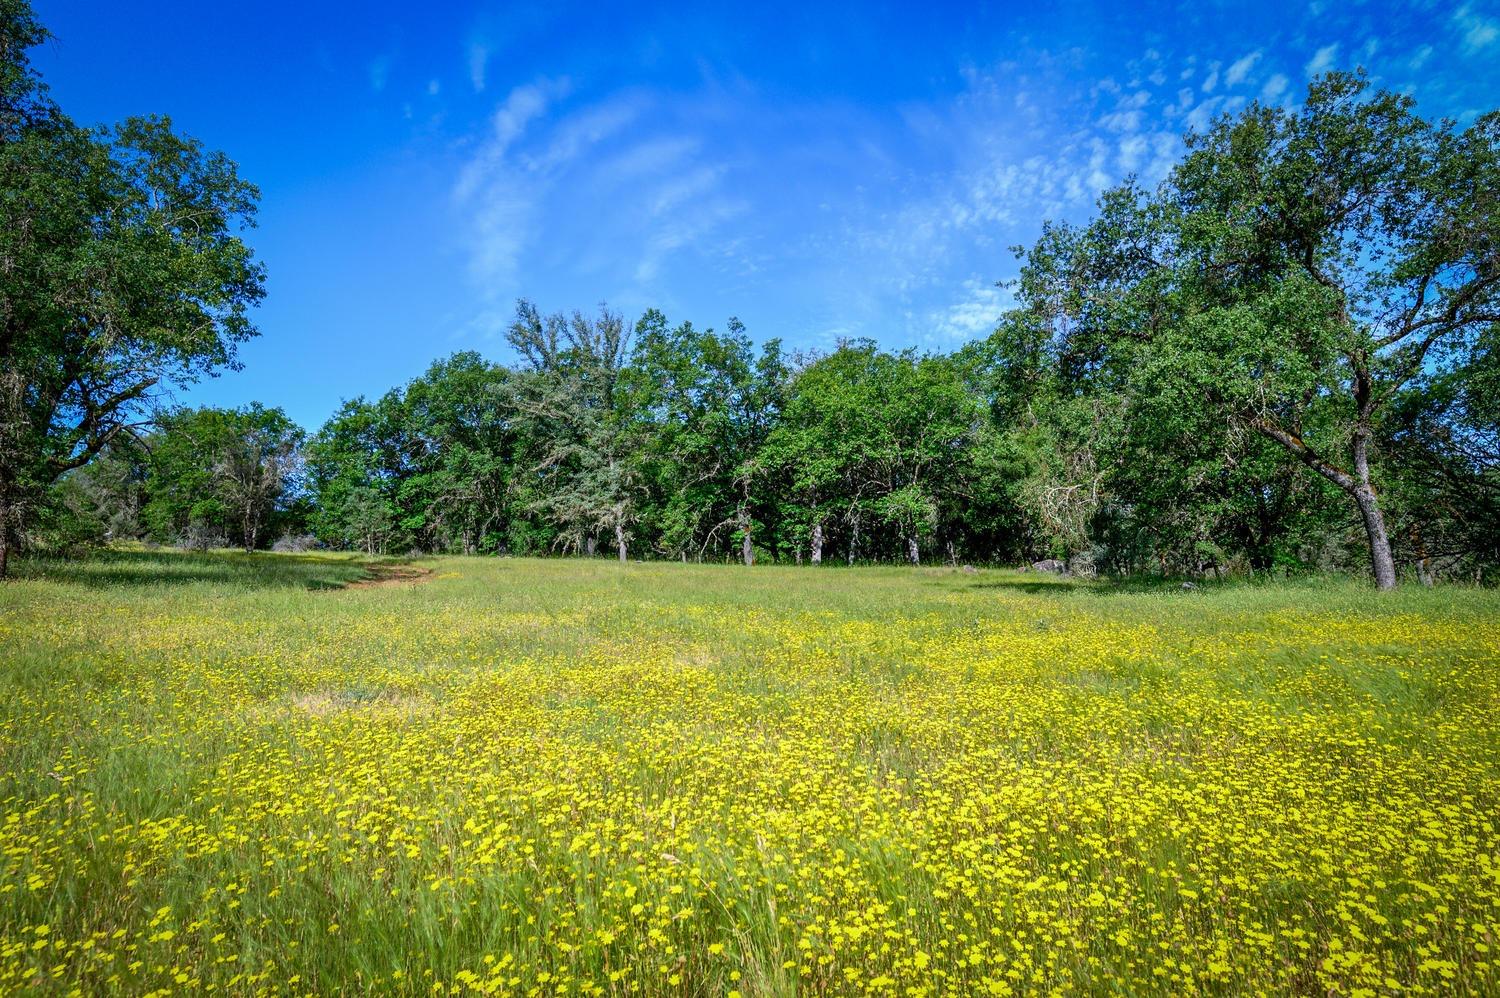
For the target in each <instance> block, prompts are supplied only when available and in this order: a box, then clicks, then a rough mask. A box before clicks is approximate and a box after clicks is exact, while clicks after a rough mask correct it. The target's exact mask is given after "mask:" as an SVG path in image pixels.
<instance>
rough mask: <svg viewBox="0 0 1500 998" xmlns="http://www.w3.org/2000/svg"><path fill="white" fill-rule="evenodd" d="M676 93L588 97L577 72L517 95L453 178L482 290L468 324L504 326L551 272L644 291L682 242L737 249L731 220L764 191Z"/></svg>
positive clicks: (615, 290)
mask: <svg viewBox="0 0 1500 998" xmlns="http://www.w3.org/2000/svg"><path fill="white" fill-rule="evenodd" d="M673 101H674V98H671V97H667V96H664V95H655V94H651V93H648V92H644V91H631V92H625V93H619V94H614V95H611V96H607V97H605V98H603V99H601V100H596V101H594V102H593V103H589V104H584V105H582V106H576V105H577V99H576V95H575V94H574V92H573V87H572V85H571V84H570V82H569V81H567V80H565V79H564V80H551V79H541V80H536V81H533V82H532V83H529V84H526V85H524V86H520V87H517V88H515V89H514V90H512V91H511V92H510V94H509V95H507V97H506V99H505V100H504V101H502V102H501V103H500V105H499V106H498V107H497V108H496V110H495V111H494V113H493V115H492V116H491V119H490V122H489V126H488V130H487V132H486V134H485V135H483V136H482V137H480V138H479V139H478V141H476V142H475V143H474V144H473V146H472V149H471V152H470V154H469V155H468V157H467V159H466V161H465V162H464V163H463V164H462V166H461V169H460V171H459V174H458V177H457V179H456V181H455V182H454V186H453V198H454V204H455V207H456V209H457V211H458V213H459V214H460V216H461V217H462V219H463V220H464V222H465V227H466V230H467V240H466V241H467V246H468V251H469V270H470V276H471V278H472V280H473V281H474V283H475V285H476V286H477V288H478V289H479V293H480V299H481V303H482V305H481V308H480V310H479V318H477V319H476V320H474V321H473V322H472V323H470V324H469V325H468V326H467V327H466V328H468V329H469V330H470V331H471V332H473V331H475V330H478V331H481V332H484V331H489V332H494V331H496V330H498V329H500V328H503V326H504V318H505V316H506V315H507V310H508V303H509V301H510V300H511V299H513V298H514V297H516V296H517V295H521V294H528V293H535V292H534V291H533V290H532V287H533V286H534V281H535V279H536V278H537V277H538V276H539V275H543V274H551V275H554V277H555V275H556V274H558V273H564V274H568V275H571V276H572V278H573V279H574V280H576V281H577V282H578V283H579V284H580V285H581V286H587V287H589V288H590V290H589V291H588V294H589V295H591V296H592V295H598V294H601V293H602V294H605V295H607V296H608V297H610V298H611V299H614V300H620V299H622V298H623V299H625V300H633V299H641V298H645V297H648V296H647V294H646V290H647V288H646V287H645V286H649V285H651V284H652V282H655V281H657V280H659V279H662V278H663V277H664V276H665V275H666V274H667V273H668V269H669V267H670V266H671V265H672V262H673V260H674V258H675V257H676V256H677V255H678V254H685V253H696V254H699V255H703V256H719V257H722V256H724V255H725V254H726V253H727V252H729V251H728V250H727V249H726V247H727V246H729V245H730V244H731V243H732V242H733V240H730V239H728V238H725V237H724V235H723V231H724V229H725V226H726V225H727V224H728V223H729V222H731V221H732V220H734V219H736V218H739V217H740V216H742V215H744V214H745V213H746V212H747V211H748V210H749V209H750V204H749V202H748V200H747V199H745V198H743V197H741V196H738V195H737V194H735V193H733V192H732V191H730V190H728V189H727V186H726V175H727V173H728V171H729V169H730V167H729V164H727V163H726V162H724V161H722V160H719V159H715V158H714V157H712V156H711V155H709V154H708V153H707V152H705V149H706V148H707V145H706V143H705V142H704V141H703V139H702V137H700V136H699V135H696V134H693V133H692V131H691V126H692V124H693V116H692V114H691V113H690V110H691V109H688V108H684V107H679V106H675V105H674V103H673ZM570 105H572V106H570ZM684 127H686V128H687V129H688V130H684ZM528 282H533V283H528Z"/></svg>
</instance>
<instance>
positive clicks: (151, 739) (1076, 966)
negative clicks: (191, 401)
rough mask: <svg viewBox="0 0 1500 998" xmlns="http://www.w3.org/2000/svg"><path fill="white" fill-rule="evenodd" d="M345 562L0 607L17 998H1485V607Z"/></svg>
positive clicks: (1233, 593)
mask: <svg viewBox="0 0 1500 998" xmlns="http://www.w3.org/2000/svg"><path fill="white" fill-rule="evenodd" d="M369 562H370V559H363V558H356V557H352V556H342V555H306V556H291V555H268V554H255V555H243V554H229V553H211V554H201V555H189V554H181V553H176V552H165V551H160V552H148V551H140V550H135V551H116V552H109V553H105V554H102V555H100V556H98V557H95V558H90V559H87V560H81V561H59V562H29V563H23V564H22V565H21V570H20V572H19V573H18V574H19V577H18V578H17V579H15V580H12V581H10V582H8V583H5V584H3V585H0V698H3V703H4V707H3V711H0V846H3V850H0V856H3V859H0V990H3V991H16V990H38V991H60V992H66V991H70V990H75V989H76V990H78V991H80V992H84V993H97V992H101V991H102V992H116V993H129V994H137V993H146V992H149V991H152V990H153V989H158V988H166V989H170V990H190V991H198V990H206V989H209V988H214V989H216V990H220V991H228V992H230V993H255V992H279V993H316V994H326V993H331V992H346V993H368V992H371V991H378V992H399V993H412V994H416V993H421V994H431V993H433V992H434V991H441V992H444V993H450V992H451V993H467V992H470V991H492V992H498V993H517V994H526V993H537V994H542V993H547V994H551V993H569V994H578V993H594V994H620V995H626V994H668V993H670V994H684V993H685V994H726V993H728V992H730V991H739V992H741V993H742V994H744V995H747V996H748V995H753V994H791V993H797V992H808V993H839V994H842V993H860V994H864V993H878V994H885V993H890V994H938V993H952V994H967V993H1005V992H1006V991H1007V990H1009V991H1014V992H1016V993H1026V992H1030V991H1036V990H1058V991H1064V992H1067V991H1079V992H1099V991H1111V992H1116V991H1117V992H1122V993H1134V994H1143V993H1174V994H1175V993H1187V992H1202V993H1225V992H1243V991H1251V992H1281V993H1310V992H1313V991H1318V992H1325V993H1337V994H1355V993H1365V992H1368V993H1397V992H1399V993H1451V992H1454V991H1469V992H1475V993H1478V992H1493V991H1495V990H1496V989H1497V988H1500V976H1497V973H1496V971H1495V969H1494V966H1493V955H1494V950H1493V948H1494V947H1495V946H1497V945H1500V940H1496V938H1495V936H1496V935H1497V933H1500V835H1497V832H1496V829H1495V817H1494V816H1495V815H1496V814H1497V813H1500V594H1496V593H1493V592H1487V591H1478V590H1468V589H1436V590H1420V589H1409V590H1402V591H1400V592H1398V593H1394V594H1389V595H1377V594H1375V593H1373V592H1371V591H1370V590H1368V589H1367V588H1365V587H1363V586H1360V585H1357V584H1353V583H1346V582H1338V583H1333V582H1315V581H1310V582H1303V583H1290V584H1278V585H1262V586H1224V587H1212V586H1210V587H1205V588H1203V589H1201V590H1198V591H1184V590H1182V589H1180V588H1176V587H1165V586H1163V587H1155V588H1153V587H1143V586H1132V587H1114V586H1110V585H1107V584H1087V583H1079V582H1070V581H1064V580H1055V579H1051V578H1045V577H1041V578H1039V577H1037V576H1035V575H1017V574H1013V573H1005V572H988V571H986V572H979V573H975V574H970V573H965V572H959V571H953V570H949V569H946V568H925V569H920V570H911V569H905V568H859V569H844V568H823V569H818V570H813V569H810V568H804V569H795V568H782V567H774V566H772V567H759V566H758V567H756V568H755V569H752V570H745V569H742V568H739V567H730V566H684V565H678V564H648V565H641V564H631V565H626V566H620V565H617V564H614V563H612V562H608V561H602V560H601V561H595V562H584V561H567V560H557V561H528V560H519V559H457V558H455V559H440V560H430V561H423V562H420V563H419V564H420V565H422V566H424V567H427V568H430V569H432V570H433V573H434V574H433V575H432V576H431V577H430V580H429V581H426V582H423V583H420V584H404V585H395V586H387V587H380V588H368V589H342V588H340V587H342V586H343V585H344V584H346V583H348V582H351V581H354V580H357V579H360V578H363V577H365V575H366V569H367V566H368V564H369ZM913 989H915V990H913Z"/></svg>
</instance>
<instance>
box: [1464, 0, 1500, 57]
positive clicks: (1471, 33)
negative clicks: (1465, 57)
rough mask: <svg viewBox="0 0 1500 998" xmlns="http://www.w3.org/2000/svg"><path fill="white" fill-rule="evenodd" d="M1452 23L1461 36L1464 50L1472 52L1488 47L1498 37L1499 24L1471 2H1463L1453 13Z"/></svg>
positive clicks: (1499, 33) (1499, 35) (1499, 32)
mask: <svg viewBox="0 0 1500 998" xmlns="http://www.w3.org/2000/svg"><path fill="white" fill-rule="evenodd" d="M1453 23H1454V25H1455V26H1456V27H1457V28H1458V30H1459V32H1460V33H1461V34H1462V36H1463V42H1464V51H1466V52H1468V53H1470V54H1473V53H1475V52H1478V51H1479V50H1480V49H1484V48H1488V47H1489V46H1490V45H1491V44H1492V43H1493V42H1494V41H1495V39H1496V38H1500V24H1497V23H1496V22H1495V20H1494V19H1492V18H1488V17H1485V16H1484V15H1482V14H1480V13H1479V12H1478V11H1476V10H1475V9H1474V5H1473V4H1468V3H1466V4H1464V5H1463V6H1462V7H1460V8H1458V10H1457V11H1455V12H1454V14H1453Z"/></svg>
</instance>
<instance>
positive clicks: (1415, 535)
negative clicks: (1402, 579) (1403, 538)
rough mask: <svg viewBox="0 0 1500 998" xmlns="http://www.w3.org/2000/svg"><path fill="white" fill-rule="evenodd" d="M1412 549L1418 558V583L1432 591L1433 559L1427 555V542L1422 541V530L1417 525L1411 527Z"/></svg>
mask: <svg viewBox="0 0 1500 998" xmlns="http://www.w3.org/2000/svg"><path fill="white" fill-rule="evenodd" d="M1411 548H1412V551H1413V552H1414V553H1415V554H1416V556H1417V581H1419V582H1421V583H1422V585H1424V586H1426V587H1427V588H1429V589H1431V588H1432V583H1433V581H1434V579H1433V574H1432V559H1431V558H1429V557H1428V555H1427V542H1426V541H1424V540H1423V539H1422V528H1421V527H1419V526H1417V525H1416V524H1415V523H1413V524H1412V525H1411Z"/></svg>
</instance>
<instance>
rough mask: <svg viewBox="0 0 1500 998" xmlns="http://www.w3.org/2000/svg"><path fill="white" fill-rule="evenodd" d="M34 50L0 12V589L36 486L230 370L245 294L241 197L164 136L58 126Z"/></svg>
mask: <svg viewBox="0 0 1500 998" xmlns="http://www.w3.org/2000/svg"><path fill="white" fill-rule="evenodd" d="M45 37H46V32H45V30H44V29H43V28H42V27H41V26H40V25H39V24H38V23H37V21H36V19H35V18H34V16H33V15H32V13H31V11H30V9H29V7H28V6H27V5H26V4H25V3H24V2H10V3H6V4H4V5H3V6H0V575H3V574H4V572H5V570H6V567H7V562H8V558H9V554H10V551H11V549H12V548H13V547H14V545H15V543H16V540H17V539H18V537H19V536H20V534H21V531H22V529H23V527H24V525H25V522H26V519H27V517H28V515H29V513H30V512H31V511H32V510H33V509H34V507H35V505H36V504H37V502H38V501H40V500H41V498H42V497H43V496H45V495H46V493H47V490H48V488H49V487H50V486H51V484H52V483H53V482H55V481H56V480H57V479H58V478H59V477H60V476H62V475H64V474H65V473H67V472H68V471H70V470H72V469H74V468H78V467H81V466H83V465H84V464H86V463H87V462H88V461H89V460H90V459H91V458H92V457H94V456H95V455H96V454H98V453H99V452H100V451H101V450H102V449H103V448H105V447H106V446H108V445H109V444H110V443H111V442H112V441H114V440H116V439H118V438H119V437H120V436H121V435H122V434H128V433H131V432H133V430H135V429H136V428H138V427H139V426H140V425H141V424H142V421H143V415H144V413H145V410H146V406H147V404H148V402H149V401H150V399H151V397H152V395H153V394H154V393H157V392H159V391H161V390H163V389H165V388H168V387H171V386H174V385H177V386H180V385H184V384H186V383H188V382H191V381H192V380H194V379H196V378H197V377H200V376H202V375H204V374H211V373H213V372H214V371H216V370H218V369H220V368H223V367H226V366H233V365H234V363H235V348H236V345H237V344H239V343H240V342H243V341H244V340H245V339H246V338H248V337H250V336H253V335H254V334H255V330H254V328H253V327H252V325H251V324H250V322H249V319H248V310H249V309H250V307H252V306H253V305H255V304H256V303H257V302H258V301H259V300H260V298H261V296H262V293H263V283H262V282H263V275H262V271H261V268H260V267H259V265H257V264H256V263H255V262H254V260H253V258H252V255H251V252H250V249H249V248H248V247H247V246H246V245H245V244H244V243H243V242H242V241H241V240H240V238H239V237H238V235H237V232H238V231H239V230H241V229H242V228H244V227H245V226H247V225H249V224H250V222H251V220H252V217H253V214H254V211H255V206H256V200H257V198H258V193H257V191H256V189H255V188H254V187H253V186H251V185H250V184H248V183H246V182H244V181H242V180H241V179H240V178H239V176H238V174H237V172H236V169H235V166H234V164H233V163H231V162H230V161H229V160H228V159H227V158H225V157H224V156H223V155H222V154H219V153H214V152H209V151H207V150H205V149H204V148H203V147H202V146H201V145H200V144H199V143H197V142H195V141H194V140H192V139H188V138H184V137H181V136H179V135H177V134H175V133H174V132H173V131H172V129H171V125H170V122H168V121H167V120H166V119H164V118H132V119H129V120H127V121H126V122H124V123H123V124H121V125H118V126H116V127H114V128H99V129H85V128H81V127H79V126H77V125H75V124H73V123H72V122H71V121H70V120H69V119H68V118H67V117H66V116H65V115H63V113H62V112H61V111H60V110H59V109H58V108H57V107H56V106H55V105H53V104H52V102H51V101H50V100H49V99H48V98H47V96H46V93H45V91H44V89H43V88H42V86H41V84H40V82H39V80H38V78H37V76H36V74H35V72H34V71H33V70H32V69H31V67H30V66H29V64H28V63H27V60H26V50H27V49H28V48H30V47H31V46H33V45H36V44H37V43H39V42H40V41H42V40H43V39H44V38H45Z"/></svg>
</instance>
